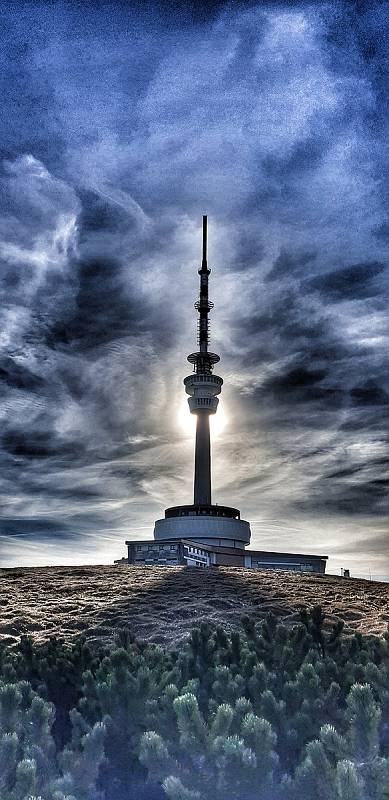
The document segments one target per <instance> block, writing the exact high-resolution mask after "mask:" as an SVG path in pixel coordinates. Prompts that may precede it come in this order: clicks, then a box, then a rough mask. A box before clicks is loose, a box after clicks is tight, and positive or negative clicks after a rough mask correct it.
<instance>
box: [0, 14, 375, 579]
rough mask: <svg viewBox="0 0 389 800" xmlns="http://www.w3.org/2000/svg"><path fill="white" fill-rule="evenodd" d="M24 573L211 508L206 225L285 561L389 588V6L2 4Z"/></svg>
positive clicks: (16, 559) (254, 486) (5, 281)
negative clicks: (206, 466) (200, 353)
mask: <svg viewBox="0 0 389 800" xmlns="http://www.w3.org/2000/svg"><path fill="white" fill-rule="evenodd" d="M2 18H3V19H2V23H3V24H2V32H1V39H2V41H1V59H2V69H1V75H2V81H3V83H2V89H1V98H2V113H1V121H0V126H1V136H0V140H1V149H2V161H1V183H2V187H1V204H2V208H1V212H2V213H1V231H0V257H1V273H0V280H1V293H2V304H1V308H0V314H1V326H0V345H1V350H0V353H1V355H0V378H1V401H0V414H1V426H0V436H1V456H0V459H1V460H0V494H1V511H0V513H1V519H0V549H1V563H2V564H3V565H11V564H41V563H77V562H78V563H80V562H93V561H97V562H99V561H100V562H102V561H108V562H109V561H112V560H113V559H114V558H117V557H120V556H121V555H123V554H124V539H125V538H126V537H128V536H130V535H131V536H132V535H133V536H139V537H142V538H144V537H146V536H150V535H151V533H152V527H153V522H154V520H155V519H156V518H157V517H160V516H162V515H163V510H164V508H165V507H166V506H167V505H174V504H175V503H179V502H190V501H191V497H192V457H193V438H191V436H190V434H189V433H187V432H185V430H183V429H182V428H181V427H180V426H179V424H178V423H177V416H178V413H179V410H180V408H182V404H183V403H185V399H184V391H183V387H182V378H183V377H184V376H185V375H186V374H187V373H188V365H186V354H187V353H188V352H190V351H191V350H193V349H194V344H195V325H196V320H195V312H194V310H193V302H194V300H195V299H196V292H197V274H196V266H197V262H198V259H199V255H200V223H201V215H202V214H203V213H208V215H209V218H210V232H209V235H210V262H211V266H212V268H213V271H212V275H211V280H212V284H211V287H212V289H211V290H212V298H213V300H214V301H215V310H214V311H213V316H212V348H213V349H214V350H216V352H219V353H220V355H221V358H222V361H221V364H220V369H219V370H218V371H219V373H220V374H221V375H222V377H223V378H224V380H225V386H224V390H223V395H222V400H221V403H222V405H223V409H224V412H225V415H226V417H227V418H228V425H227V426H226V427H225V429H224V432H223V436H219V437H218V438H217V439H216V440H215V443H214V448H213V454H214V500H215V501H217V502H219V503H223V502H225V503H230V504H233V505H237V506H238V507H240V508H241V511H242V516H243V517H244V518H245V519H248V520H250V521H251V524H252V532H253V541H252V544H253V545H254V546H256V547H262V548H264V549H294V550H296V551H303V552H304V551H308V552H310V551H311V552H319V553H324V554H328V555H329V556H330V562H329V569H330V571H339V569H340V567H342V566H349V567H350V568H351V570H352V572H353V573H354V574H363V575H368V574H369V570H370V572H371V574H372V575H373V576H377V577H378V576H387V577H389V546H388V542H389V497H388V488H389V430H388V422H389V374H388V373H389V355H388V344H389V324H388V295H389V272H388V241H389V220H388V218H387V213H386V212H387V207H388V204H387V192H388V183H387V150H388V144H387V143H388V130H387V128H388V121H387V120H388V115H387V94H386V87H387V83H388V74H387V69H388V67H387V52H388V47H389V41H388V39H389V36H388V32H389V6H388V5H387V4H386V3H383V2H374V0H369V1H368V2H362V0H359V2H328V3H327V2H325V3H321V2H314V3H311V4H310V3H306V2H279V3H276V2H259V3H255V2H247V3H243V4H240V3H237V2H231V3H225V4H224V3H222V2H216V3H207V4H204V6H203V5H202V4H201V3H198V2H193V3H190V2H188V3H185V2H184V3H179V2H177V3H176V2H163V3H161V4H158V3H156V2H154V3H147V2H146V3H141V4H140V5H139V6H138V5H137V4H136V3H135V2H128V3H126V2H119V1H117V2H115V0H111V2H100V1H99V2H82V3H80V2H75V0H74V2H72V1H71V0H70V2H64V3H61V2H52V0H51V2H50V3H47V4H46V3H45V2H42V1H41V0H39V2H37V3H32V2H10V3H8V4H7V5H5V6H4V7H3V9H2Z"/></svg>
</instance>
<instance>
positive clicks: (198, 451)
mask: <svg viewBox="0 0 389 800" xmlns="http://www.w3.org/2000/svg"><path fill="white" fill-rule="evenodd" d="M194 504H195V506H210V505H211V437H210V433H209V413H207V412H206V411H201V412H200V413H199V414H197V420H196V448H195V471H194Z"/></svg>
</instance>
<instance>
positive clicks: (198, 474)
mask: <svg viewBox="0 0 389 800" xmlns="http://www.w3.org/2000/svg"><path fill="white" fill-rule="evenodd" d="M198 273H199V276H200V294H199V299H198V300H197V301H196V302H195V309H196V310H197V311H198V314H199V319H198V346H199V349H198V351H197V352H195V353H191V354H190V355H189V356H188V361H189V363H190V364H193V372H192V374H191V375H188V377H187V378H185V379H184V386H185V390H186V392H187V394H188V395H189V398H188V403H189V409H190V412H191V414H195V415H196V446H195V467H194V501H193V505H184V506H174V507H173V508H167V509H166V511H165V519H159V520H157V522H156V523H155V528H154V538H155V539H157V540H158V539H167V538H172V537H174V538H175V537H177V538H179V539H182V538H190V539H191V540H195V541H199V542H202V543H203V544H212V545H216V546H219V547H222V546H228V547H234V548H235V547H237V548H244V547H246V545H247V544H249V542H250V526H249V523H248V522H245V521H243V520H241V519H240V513H239V511H238V510H237V509H236V508H230V507H229V506H219V505H212V493H211V439H210V430H209V417H210V414H216V411H217V407H218V404H219V399H218V395H219V394H220V392H221V388H222V385H223V379H222V378H219V376H218V375H213V368H214V365H215V364H217V362H218V361H220V358H219V356H218V355H216V353H211V352H210V351H209V350H208V344H209V319H208V315H209V312H210V311H211V309H212V308H213V303H212V302H211V301H210V299H209V296H208V278H209V275H210V273H211V270H210V269H209V267H208V262H207V217H206V216H204V217H203V253H202V261H201V267H200V269H199V270H198Z"/></svg>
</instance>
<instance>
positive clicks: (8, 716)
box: [0, 607, 389, 800]
mask: <svg viewBox="0 0 389 800" xmlns="http://www.w3.org/2000/svg"><path fill="white" fill-rule="evenodd" d="M302 797H304V798H305V800H319V798H320V800H388V797H389V633H387V634H385V635H384V636H383V637H382V638H378V637H373V636H365V637H363V636H361V635H360V634H354V635H350V634H346V633H345V632H344V630H343V626H342V624H341V623H340V622H339V621H338V620H331V619H327V618H325V616H324V614H323V612H322V610H321V609H320V608H318V607H317V608H314V609H313V610H312V611H311V612H307V611H304V612H302V614H301V619H300V622H299V623H298V624H297V625H295V626H294V627H292V628H289V627H286V626H285V625H282V624H279V623H277V620H276V619H275V618H274V617H273V616H272V615H269V616H268V617H267V618H266V619H265V620H264V621H263V622H260V623H255V622H254V621H253V620H252V619H251V618H248V617H244V618H243V620H242V628H241V630H240V631H234V632H232V633H227V632H226V631H224V630H223V629H222V628H220V627H217V628H212V627H211V626H210V625H209V624H207V623H202V624H201V625H200V626H199V627H197V628H195V629H194V630H193V631H192V633H191V635H190V637H189V640H188V642H187V643H186V644H184V645H183V646H182V647H181V649H179V650H175V651H172V650H170V651H169V650H167V649H166V650H165V649H163V648H161V647H160V646H157V645H152V644H146V643H142V642H138V641H136V640H135V639H134V637H132V636H131V634H130V633H129V632H128V631H119V633H118V636H117V642H116V644H115V646H113V647H112V648H105V649H101V650H100V651H98V652H92V651H91V649H90V648H89V647H88V645H87V644H86V642H85V641H84V640H82V639H80V640H79V641H78V642H75V643H74V644H71V645H66V644H65V643H64V642H62V641H60V640H56V639H52V640H50V641H49V642H46V643H44V644H34V643H33V642H32V641H31V640H30V639H28V638H26V637H23V638H22V640H21V641H20V643H19V645H18V646H17V647H15V648H7V647H4V646H3V647H2V648H1V651H0V798H1V800H135V798H136V800H166V798H169V800H221V799H222V798H223V800H301V798H302Z"/></svg>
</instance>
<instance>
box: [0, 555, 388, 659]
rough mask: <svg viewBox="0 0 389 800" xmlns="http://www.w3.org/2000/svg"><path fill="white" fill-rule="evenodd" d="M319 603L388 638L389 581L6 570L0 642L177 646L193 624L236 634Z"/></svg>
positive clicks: (0, 592)
mask: <svg viewBox="0 0 389 800" xmlns="http://www.w3.org/2000/svg"><path fill="white" fill-rule="evenodd" d="M317 604H320V605H321V607H322V608H323V610H324V611H325V612H326V613H327V614H332V615H335V617H336V618H339V619H340V620H342V621H343V622H344V623H345V624H346V626H347V627H348V628H350V629H351V630H354V631H359V632H361V633H375V634H382V633H383V632H384V631H385V630H386V626H387V623H388V621H389V584H385V583H376V582H373V581H372V582H370V581H363V580H354V579H351V580H347V579H344V578H340V577H336V576H331V575H328V576H319V575H309V574H301V573H300V574H298V573H293V572H269V571H267V572H257V571H254V570H245V569H238V568H232V567H230V568H228V567H224V568H213V569H207V570H201V569H196V568H184V567H166V568H165V567H127V566H125V567H122V566H120V567H117V566H82V567H42V568H23V569H22V568H20V569H3V570H0V641H3V642H7V643H10V644H12V643H15V642H16V641H18V639H19V638H20V636H21V635H22V634H28V635H30V636H32V637H33V639H34V640H35V641H42V640H44V639H47V638H48V637H49V636H52V635H56V636H61V637H63V638H64V639H65V641H67V642H71V641H73V640H74V639H75V638H77V637H78V636H79V635H80V633H84V634H85V635H86V637H87V638H88V641H89V643H91V644H93V643H94V644H95V645H97V644H99V643H108V642H110V641H112V639H113V636H114V634H115V631H117V629H118V628H121V627H128V628H129V629H130V630H131V632H132V633H133V634H134V635H136V636H137V637H138V638H140V639H143V640H147V641H153V642H157V643H161V644H168V645H173V646H176V645H177V643H178V642H179V641H182V640H183V639H185V638H186V637H187V636H188V634H189V632H190V630H191V628H192V627H193V625H194V624H198V623H199V622H201V621H202V620H203V621H209V622H211V623H212V624H214V625H218V624H220V625H223V627H224V628H225V629H226V630H232V629H234V627H236V626H237V625H239V623H240V619H241V616H242V614H246V615H248V616H249V617H251V618H252V619H253V620H254V621H258V620H261V619H263V618H264V617H265V616H266V614H267V613H268V612H269V611H270V612H272V613H273V614H274V615H275V617H276V618H277V619H278V620H282V621H284V622H285V623H286V624H287V625H291V624H293V623H294V622H295V621H296V620H298V617H299V611H300V610H301V609H302V608H304V607H307V608H312V607H313V606H314V605H317Z"/></svg>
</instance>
